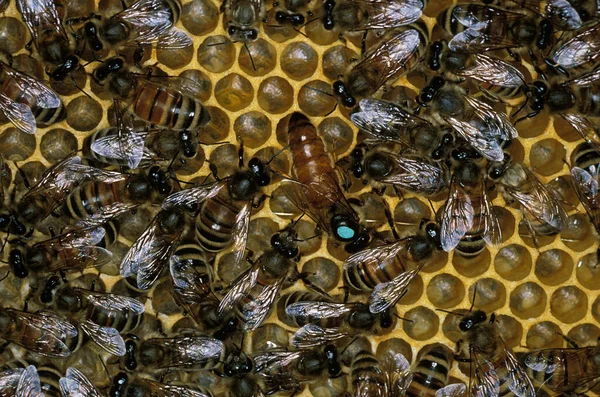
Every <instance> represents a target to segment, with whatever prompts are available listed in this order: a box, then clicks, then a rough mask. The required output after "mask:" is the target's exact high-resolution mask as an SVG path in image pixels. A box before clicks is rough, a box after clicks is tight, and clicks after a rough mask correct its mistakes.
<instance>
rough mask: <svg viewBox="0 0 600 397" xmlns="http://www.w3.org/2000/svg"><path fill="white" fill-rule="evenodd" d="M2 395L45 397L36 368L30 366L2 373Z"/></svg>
mask: <svg viewBox="0 0 600 397" xmlns="http://www.w3.org/2000/svg"><path fill="white" fill-rule="evenodd" d="M0 395H1V396H15V397H44V393H43V392H42V385H41V383H40V377H39V375H38V372H37V369H36V367H35V366H34V365H29V366H27V367H26V368H24V369H23V368H19V369H14V370H13V369H10V370H6V371H2V372H0Z"/></svg>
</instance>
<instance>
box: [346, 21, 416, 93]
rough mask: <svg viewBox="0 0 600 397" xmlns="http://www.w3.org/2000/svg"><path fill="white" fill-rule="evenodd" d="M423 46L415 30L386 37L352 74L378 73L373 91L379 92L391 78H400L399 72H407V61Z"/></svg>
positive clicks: (353, 69) (357, 65) (355, 67)
mask: <svg viewBox="0 0 600 397" xmlns="http://www.w3.org/2000/svg"><path fill="white" fill-rule="evenodd" d="M420 45H421V37H420V35H419V32H418V31H417V30H415V29H408V30H405V31H403V32H401V33H395V34H393V35H392V36H391V37H386V38H385V39H384V41H383V43H382V44H381V45H380V46H379V47H377V48H375V49H374V50H373V51H370V52H369V53H367V54H366V55H365V58H364V59H363V60H362V61H361V62H359V63H358V64H356V66H354V68H352V71H351V72H350V73H356V74H362V73H366V74H371V75H372V74H373V73H374V72H376V73H377V75H376V76H373V77H376V79H375V84H374V87H373V89H374V90H375V91H377V90H378V89H379V88H381V87H382V86H383V85H384V84H385V83H386V82H387V81H388V80H390V79H391V78H393V77H394V78H398V77H400V75H399V72H401V71H403V70H405V66H406V64H407V61H408V60H409V59H410V58H411V57H412V56H413V55H414V54H415V53H416V51H417V48H418V47H419V46H420Z"/></svg>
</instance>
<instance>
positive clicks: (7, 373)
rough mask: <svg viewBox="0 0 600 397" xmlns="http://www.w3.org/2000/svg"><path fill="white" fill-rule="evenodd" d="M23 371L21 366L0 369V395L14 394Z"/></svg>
mask: <svg viewBox="0 0 600 397" xmlns="http://www.w3.org/2000/svg"><path fill="white" fill-rule="evenodd" d="M24 371H25V370H24V369H22V368H15V369H7V370H4V371H0V396H3V397H4V396H12V395H14V393H15V391H16V390H17V386H18V385H19V379H20V378H21V375H22V374H23V372H24Z"/></svg>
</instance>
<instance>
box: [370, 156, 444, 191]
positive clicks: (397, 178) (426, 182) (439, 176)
mask: <svg viewBox="0 0 600 397" xmlns="http://www.w3.org/2000/svg"><path fill="white" fill-rule="evenodd" d="M393 158H394V159H395V162H396V171H395V172H394V173H393V174H391V175H388V176H386V177H384V178H381V179H379V182H382V183H390V184H393V185H396V186H398V187H399V188H400V189H404V190H407V191H409V192H413V193H418V194H423V195H425V196H431V195H434V194H437V193H439V192H440V191H441V189H442V188H443V187H445V185H446V182H445V179H446V175H447V168H446V166H445V165H442V164H441V163H434V162H432V161H429V160H428V159H426V158H424V157H419V156H393Z"/></svg>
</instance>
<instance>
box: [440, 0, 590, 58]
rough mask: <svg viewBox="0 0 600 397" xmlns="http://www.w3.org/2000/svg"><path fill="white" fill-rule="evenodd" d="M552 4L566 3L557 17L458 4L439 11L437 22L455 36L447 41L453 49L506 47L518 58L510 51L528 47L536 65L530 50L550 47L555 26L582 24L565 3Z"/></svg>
mask: <svg viewBox="0 0 600 397" xmlns="http://www.w3.org/2000/svg"><path fill="white" fill-rule="evenodd" d="M521 3H523V2H521ZM524 3H528V2H527V1H525V2H524ZM531 3H537V4H538V7H539V2H538V1H535V2H531ZM549 3H550V2H549ZM552 3H554V4H562V3H564V4H565V5H566V6H565V7H564V8H563V10H561V13H560V14H557V15H556V18H551V19H545V18H539V16H538V15H535V14H531V13H528V12H523V11H522V10H521V9H518V10H517V9H515V10H513V9H510V10H509V9H503V8H500V7H495V6H491V5H484V4H457V5H454V6H451V7H450V8H448V9H446V10H444V11H442V12H441V13H440V14H439V15H438V17H437V21H438V23H439V24H440V26H442V27H443V28H444V30H446V31H447V32H449V33H452V34H453V35H454V37H453V38H452V40H450V41H449V42H448V47H449V48H450V49H451V50H452V51H456V52H467V53H480V52H486V51H493V50H503V49H506V50H508V51H509V52H510V54H511V55H512V56H513V57H514V58H515V59H518V58H519V57H518V55H517V54H514V53H513V52H512V51H513V50H520V49H527V50H528V52H529V55H530V57H531V61H532V63H534V64H535V63H536V61H537V58H536V56H535V55H534V52H533V49H536V50H537V51H544V50H546V49H547V48H549V47H550V46H551V45H552V42H553V35H554V31H555V29H556V28H558V29H561V30H573V29H577V28H578V27H579V26H581V19H580V18H579V15H578V14H577V12H576V11H575V10H574V9H573V8H572V7H571V6H570V5H569V4H568V3H567V2H562V3H561V2H557V1H554V2H552ZM563 11H564V14H563V13H562V12H563ZM551 12H552V11H551Z"/></svg>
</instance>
